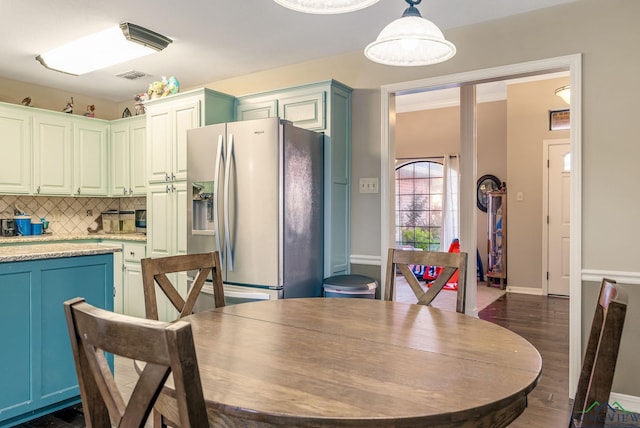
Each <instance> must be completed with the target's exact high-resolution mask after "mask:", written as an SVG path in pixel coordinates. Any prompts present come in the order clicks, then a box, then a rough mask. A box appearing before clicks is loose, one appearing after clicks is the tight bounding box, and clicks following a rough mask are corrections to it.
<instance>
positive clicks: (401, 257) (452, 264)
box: [384, 248, 467, 313]
mask: <svg viewBox="0 0 640 428" xmlns="http://www.w3.org/2000/svg"><path fill="white" fill-rule="evenodd" d="M410 265H418V266H437V267H441V268H444V269H442V271H441V272H440V273H439V275H438V277H437V278H436V280H435V281H434V282H433V284H432V285H431V287H429V288H428V289H427V290H426V291H425V289H424V288H423V286H422V285H421V284H420V281H419V280H418V278H416V276H415V274H414V273H413V271H412V270H411V268H410ZM397 271H399V272H400V273H401V274H402V276H404V278H405V279H406V281H407V283H408V284H409V287H410V288H411V290H412V291H413V293H414V294H415V296H416V299H417V303H418V304H420V305H430V304H431V302H432V301H433V299H435V298H436V296H437V295H438V293H440V292H441V291H442V290H443V289H444V288H445V286H446V285H447V283H448V282H449V280H450V279H451V277H452V276H453V275H454V274H455V273H456V272H458V289H457V295H456V311H457V312H460V313H464V312H465V303H466V301H465V288H466V283H467V253H464V252H460V253H443V252H435V251H414V250H400V249H396V248H390V249H389V252H388V259H387V279H386V288H385V293H384V299H385V300H393V299H394V296H395V291H396V272H397Z"/></svg>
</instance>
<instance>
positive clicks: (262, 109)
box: [236, 99, 278, 120]
mask: <svg viewBox="0 0 640 428" xmlns="http://www.w3.org/2000/svg"><path fill="white" fill-rule="evenodd" d="M277 114H278V101H277V100H276V99H273V100H267V101H261V102H247V103H239V104H238V107H237V108H236V115H237V117H238V120H252V119H266V118H269V117H276V116H277Z"/></svg>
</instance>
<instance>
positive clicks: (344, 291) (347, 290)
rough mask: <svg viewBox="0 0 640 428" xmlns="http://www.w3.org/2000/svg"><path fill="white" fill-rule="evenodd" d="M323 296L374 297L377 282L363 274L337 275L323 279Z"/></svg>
mask: <svg viewBox="0 0 640 428" xmlns="http://www.w3.org/2000/svg"><path fill="white" fill-rule="evenodd" d="M323 287H324V297H347V298H360V299H374V298H375V297H376V288H377V287H378V283H377V282H376V281H375V280H374V279H373V278H369V277H368V276H363V275H337V276H332V277H329V278H326V279H325V280H324V284H323Z"/></svg>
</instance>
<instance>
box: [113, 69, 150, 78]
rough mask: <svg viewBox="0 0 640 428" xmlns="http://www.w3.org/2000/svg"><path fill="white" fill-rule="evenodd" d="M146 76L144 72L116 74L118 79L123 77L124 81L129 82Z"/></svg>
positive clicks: (130, 71)
mask: <svg viewBox="0 0 640 428" xmlns="http://www.w3.org/2000/svg"><path fill="white" fill-rule="evenodd" d="M146 75H147V74H146V73H143V72H142V71H136V70H129V71H125V72H123V73H120V74H116V77H122V78H123V79H128V80H136V79H139V78H141V77H144V76H146Z"/></svg>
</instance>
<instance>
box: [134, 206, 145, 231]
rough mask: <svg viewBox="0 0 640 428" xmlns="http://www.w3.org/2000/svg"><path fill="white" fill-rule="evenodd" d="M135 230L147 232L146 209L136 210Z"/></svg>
mask: <svg viewBox="0 0 640 428" xmlns="http://www.w3.org/2000/svg"><path fill="white" fill-rule="evenodd" d="M135 218H136V232H138V233H145V234H146V233H147V210H136V211H135Z"/></svg>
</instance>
